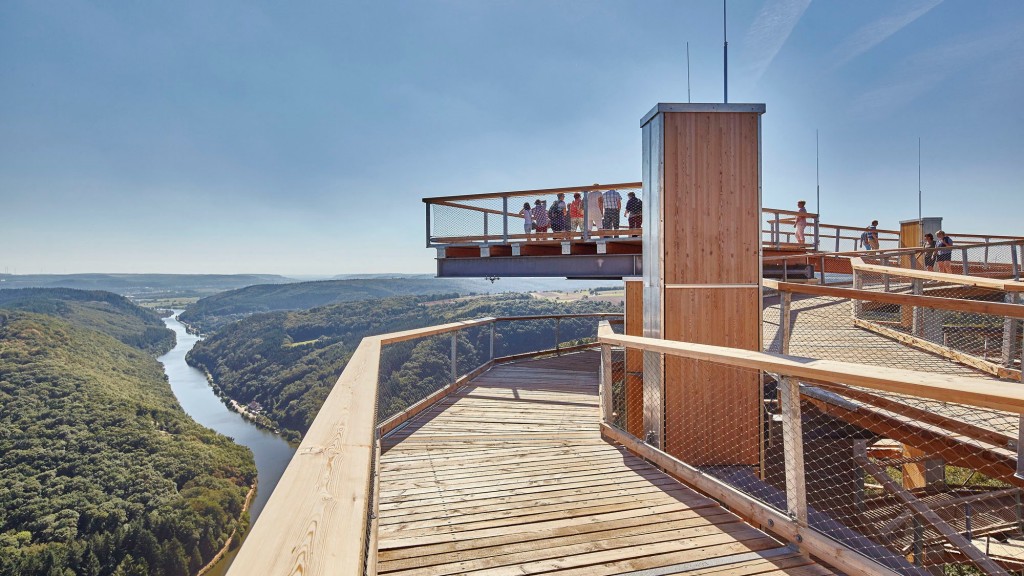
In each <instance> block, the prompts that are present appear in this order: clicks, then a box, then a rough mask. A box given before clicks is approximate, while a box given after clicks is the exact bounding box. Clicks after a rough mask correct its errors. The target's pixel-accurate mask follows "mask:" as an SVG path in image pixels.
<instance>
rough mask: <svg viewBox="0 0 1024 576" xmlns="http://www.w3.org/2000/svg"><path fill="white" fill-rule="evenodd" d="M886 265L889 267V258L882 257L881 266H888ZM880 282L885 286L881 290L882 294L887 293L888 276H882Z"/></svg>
mask: <svg viewBox="0 0 1024 576" xmlns="http://www.w3.org/2000/svg"><path fill="white" fill-rule="evenodd" d="M888 265H889V257H888V256H882V266H888ZM882 282H883V283H884V285H885V287H884V288H883V289H882V291H883V292H888V291H889V275H888V274H882Z"/></svg>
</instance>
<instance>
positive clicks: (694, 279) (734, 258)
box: [641, 104, 765, 465]
mask: <svg viewBox="0 0 1024 576" xmlns="http://www.w3.org/2000/svg"><path fill="white" fill-rule="evenodd" d="M764 110H765V106H764V105H763V104H658V105H657V106H655V107H654V109H653V110H651V112H650V113H648V114H647V115H646V116H645V117H644V119H643V121H642V123H641V125H642V127H643V194H644V229H643V259H644V260H643V281H644V288H643V335H644V336H647V337H651V338H665V339H670V340H681V341H684V342H696V343H701V344H713V345H718V346H730V347H734V348H742V349H746V350H756V351H760V350H761V156H760V148H761V114H763V113H764ZM645 354H646V356H645V358H644V399H645V403H644V427H645V430H646V433H647V439H648V441H649V442H652V443H656V444H657V445H659V446H662V447H663V448H664V449H665V450H666V451H667V452H669V453H671V454H674V455H676V456H678V457H680V458H682V459H684V460H686V461H687V462H690V463H693V464H696V465H715V464H747V465H757V464H759V462H760V437H761V422H760V403H761V377H760V374H759V373H758V372H757V371H753V370H742V369H738V368H734V367H730V366H724V365H721V364H713V363H709V362H704V361H698V360H688V359H682V358H668V359H667V360H662V359H661V358H660V357H659V356H658V355H657V354H654V353H649V352H648V353H645ZM666 415H667V416H666ZM666 423H667V425H666ZM683 423H685V425H683Z"/></svg>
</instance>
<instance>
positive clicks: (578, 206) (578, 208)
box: [569, 199, 583, 218]
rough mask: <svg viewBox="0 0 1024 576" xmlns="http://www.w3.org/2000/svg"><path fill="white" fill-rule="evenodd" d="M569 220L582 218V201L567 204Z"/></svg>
mask: <svg viewBox="0 0 1024 576" xmlns="http://www.w3.org/2000/svg"><path fill="white" fill-rule="evenodd" d="M569 218H583V200H582V199H577V200H573V201H572V202H569Z"/></svg>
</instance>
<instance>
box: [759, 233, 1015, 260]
mask: <svg viewBox="0 0 1024 576" xmlns="http://www.w3.org/2000/svg"><path fill="white" fill-rule="evenodd" d="M832 238H835V237H834V236H833V237H832ZM843 238H846V237H845V236H843ZM823 239H827V238H825V237H823ZM1022 241H1024V239H1021V240H1003V241H1000V242H978V243H971V244H963V243H961V244H958V245H956V246H953V247H952V248H950V247H938V246H937V247H935V248H925V247H923V246H917V247H910V248H882V249H879V250H850V251H847V252H815V253H813V254H798V255H793V256H765V258H764V259H765V260H784V259H792V258H821V257H822V256H824V257H826V258H834V257H840V256H847V257H849V256H872V257H875V256H899V255H906V254H921V253H924V252H934V251H937V250H960V249H963V248H984V247H987V248H996V247H998V246H1016V245H1018V244H1021V242H1022Z"/></svg>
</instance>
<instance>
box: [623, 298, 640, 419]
mask: <svg viewBox="0 0 1024 576" xmlns="http://www.w3.org/2000/svg"><path fill="white" fill-rule="evenodd" d="M625 332H626V334H628V335H629V336H643V335H644V283H643V280H626V326H625ZM643 386H644V353H643V351H641V350H637V349H633V348H627V349H626V431H627V432H629V433H630V434H632V435H634V436H636V437H637V438H643V437H644V412H643V400H644V388H643Z"/></svg>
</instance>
